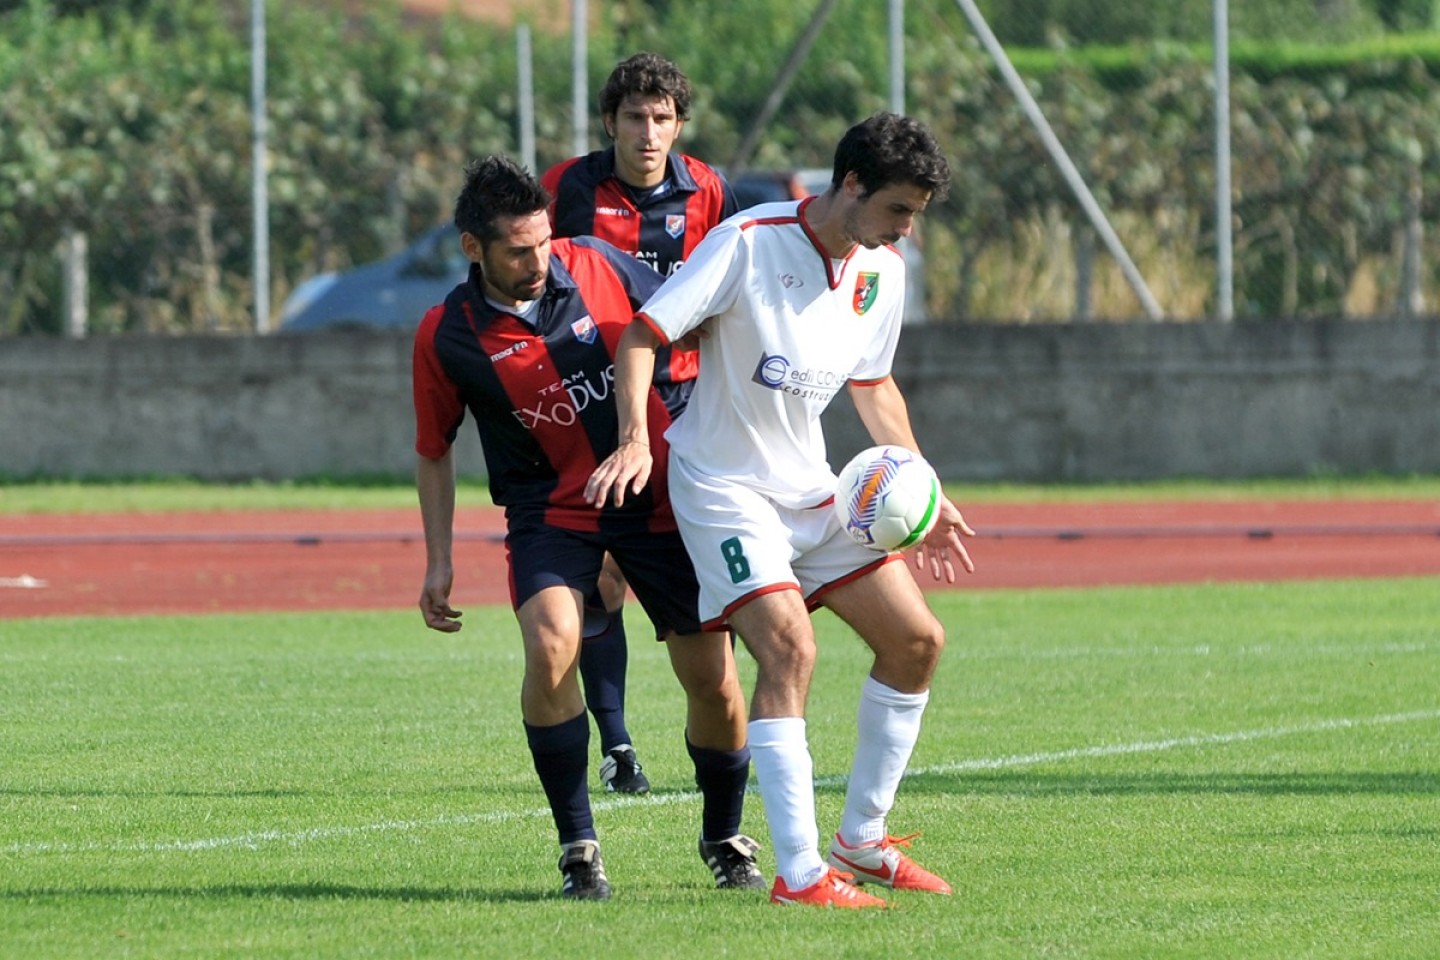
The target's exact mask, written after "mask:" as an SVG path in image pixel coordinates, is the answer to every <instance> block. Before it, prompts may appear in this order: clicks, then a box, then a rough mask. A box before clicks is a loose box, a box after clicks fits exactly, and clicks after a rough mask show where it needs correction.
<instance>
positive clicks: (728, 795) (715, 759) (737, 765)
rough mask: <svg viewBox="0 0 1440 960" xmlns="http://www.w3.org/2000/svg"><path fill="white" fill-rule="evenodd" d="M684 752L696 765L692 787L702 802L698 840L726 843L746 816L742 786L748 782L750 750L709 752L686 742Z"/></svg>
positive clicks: (738, 828)
mask: <svg viewBox="0 0 1440 960" xmlns="http://www.w3.org/2000/svg"><path fill="white" fill-rule="evenodd" d="M685 749H687V750H689V751H690V759H691V760H693V761H694V762H695V785H696V786H697V787H699V788H700V796H701V797H702V798H704V812H703V813H702V814H701V821H700V837H701V839H703V840H709V841H712V842H713V841H716V840H728V839H729V838H730V837H733V836H735V834H737V833H739V832H740V817H741V815H742V814H743V813H744V812H745V784H746V782H747V781H748V780H749V779H750V748H749V747H741V748H740V749H739V750H709V749H706V748H705V747H697V746H695V745H694V744H693V743H691V742H690V738H689V737H686V738H685Z"/></svg>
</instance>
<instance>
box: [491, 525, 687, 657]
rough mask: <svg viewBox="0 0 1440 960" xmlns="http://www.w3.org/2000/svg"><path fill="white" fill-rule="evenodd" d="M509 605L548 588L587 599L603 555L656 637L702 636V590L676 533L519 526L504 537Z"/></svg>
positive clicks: (520, 603)
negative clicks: (624, 582)
mask: <svg viewBox="0 0 1440 960" xmlns="http://www.w3.org/2000/svg"><path fill="white" fill-rule="evenodd" d="M505 552H506V555H507V560H508V561H509V564H510V603H511V604H512V605H513V606H514V607H515V609H517V610H518V609H520V607H521V605H523V604H524V603H525V601H526V600H529V599H530V598H531V597H533V596H535V594H537V593H539V592H540V591H541V590H544V589H546V588H547V587H557V586H566V587H570V588H572V589H574V590H578V591H579V592H580V595H581V596H583V597H586V598H591V597H593V596H594V594H595V590H596V586H595V584H596V580H597V579H598V578H599V576H600V563H601V561H602V560H603V559H604V556H605V554H606V552H609V553H610V555H611V556H613V557H614V558H615V562H616V563H617V564H618V565H619V567H620V572H621V573H623V574H625V579H626V580H627V581H628V582H629V584H630V589H631V590H633V591H634V592H635V597H636V599H638V600H639V601H640V606H641V607H643V608H644V610H645V615H646V616H648V617H649V618H650V622H651V623H652V624H654V625H655V636H656V638H657V639H662V640H663V639H664V638H665V637H666V636H667V635H669V634H671V633H678V634H687V633H699V632H700V612H699V601H700V584H699V581H697V580H696V579H695V568H694V566H693V565H691V563H690V555H689V554H688V553H686V552H685V543H684V541H682V540H681V539H680V534H679V532H678V531H677V532H671V533H655V532H652V531H649V530H637V531H635V532H633V533H616V532H614V531H604V532H594V531H585V530H565V529H562V528H560V527H555V526H550V525H548V524H542V523H534V522H526V521H521V522H517V523H514V524H512V526H511V527H510V530H509V532H507V533H506V535H505Z"/></svg>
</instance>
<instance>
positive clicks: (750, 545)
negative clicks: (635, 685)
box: [586, 113, 974, 907]
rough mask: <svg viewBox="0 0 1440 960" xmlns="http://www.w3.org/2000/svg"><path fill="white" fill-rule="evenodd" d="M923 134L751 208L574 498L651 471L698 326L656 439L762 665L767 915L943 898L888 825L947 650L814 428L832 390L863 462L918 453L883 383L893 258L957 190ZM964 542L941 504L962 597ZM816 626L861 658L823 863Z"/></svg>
mask: <svg viewBox="0 0 1440 960" xmlns="http://www.w3.org/2000/svg"><path fill="white" fill-rule="evenodd" d="M949 180H950V170H949V166H948V165H947V164H946V162H945V159H944V156H943V155H942V154H941V152H940V149H939V147H938V145H937V144H936V142H935V140H934V138H933V137H932V136H931V134H930V133H929V131H928V130H926V129H925V127H924V126H923V125H921V124H920V123H918V122H916V121H914V120H911V119H908V118H904V117H899V116H896V115H894V114H888V113H882V114H878V115H876V116H873V117H871V118H869V119H868V120H865V121H864V122H862V123H859V124H857V125H856V126H854V127H852V128H851V129H850V130H849V131H848V132H847V133H846V134H845V136H844V137H843V138H842V139H841V141H840V144H839V146H838V147H837V148H836V151H835V166H834V173H833V177H832V182H831V185H830V187H829V189H828V190H827V191H826V192H825V193H824V194H822V195H821V196H818V197H812V198H808V199H806V200H801V201H798V202H787V203H772V204H762V205H761V206H758V207H752V208H750V209H749V210H746V211H742V212H741V213H739V214H736V215H735V216H733V217H731V218H729V219H727V220H726V221H724V222H723V223H722V224H720V226H718V227H716V228H715V229H713V230H712V231H711V232H710V233H709V234H708V235H706V237H705V239H704V240H703V241H701V243H700V245H699V246H697V247H696V248H695V250H694V251H692V253H691V255H690V258H689V259H688V260H687V261H686V263H685V268H684V269H683V270H681V271H679V272H678V273H677V274H675V275H674V276H673V277H671V278H670V279H669V280H667V281H666V282H665V284H664V285H663V286H661V288H660V289H659V290H658V291H656V292H655V294H654V295H652V296H651V298H650V299H649V300H647V301H646V303H645V304H644V305H643V306H642V308H641V311H640V313H639V314H637V315H636V319H635V320H634V321H633V322H632V323H631V324H630V325H629V326H628V327H627V328H626V331H625V333H624V334H623V336H622V337H621V340H620V344H619V348H618V350H617V354H616V362H615V380H616V389H617V401H618V404H619V415H620V446H619V448H618V449H617V450H616V451H615V452H614V453H613V454H611V455H610V456H609V457H607V458H606V459H605V460H604V461H603V462H602V463H601V464H600V466H599V467H597V468H596V470H595V472H594V473H593V474H592V475H591V479H590V482H589V484H588V486H587V489H586V498H587V499H588V500H589V501H590V502H591V503H592V504H596V505H599V504H602V503H604V502H605V501H606V500H607V498H613V499H614V500H615V501H617V502H619V501H622V500H623V499H624V498H625V497H626V496H633V495H634V494H635V493H636V492H638V491H640V490H642V489H643V487H644V484H645V482H646V480H647V479H648V478H649V476H650V471H651V469H652V466H653V463H652V460H651V456H650V449H649V447H648V446H647V445H646V432H645V430H646V413H645V405H644V398H645V396H646V391H647V389H648V385H649V383H650V379H651V372H652V370H653V368H654V363H655V351H656V349H657V348H658V347H659V346H660V345H662V344H664V343H672V342H674V341H675V340H677V339H679V338H680V337H682V336H684V335H686V334H687V333H689V332H691V331H693V330H695V329H696V328H698V327H700V326H701V325H702V324H703V325H704V331H703V332H704V336H703V337H702V339H701V341H700V376H699V379H698V380H697V381H696V385H695V392H694V394H693V395H692V397H691V399H690V404H689V407H688V408H687V410H686V412H685V414H684V415H683V416H681V417H680V418H679V419H678V420H677V421H676V422H675V424H674V425H673V426H672V427H671V428H670V430H669V431H668V432H667V434H666V437H667V438H668V439H669V441H670V461H669V465H670V485H669V486H670V500H671V504H672V506H673V508H674V510H675V515H676V518H677V519H678V520H679V523H680V531H681V534H682V535H683V537H684V539H685V546H686V549H687V551H688V552H689V554H690V555H691V558H692V559H693V561H694V563H695V568H696V572H697V574H698V575H699V578H700V615H701V619H702V620H704V621H706V623H707V628H710V627H711V626H713V625H719V624H729V625H730V626H731V627H733V628H734V629H735V630H736V631H738V632H739V634H740V636H741V637H742V638H743V639H744V641H745V645H746V647H747V648H748V649H749V650H750V653H751V654H752V655H753V656H754V658H755V661H756V664H757V676H756V681H755V693H754V696H753V697H752V698H751V701H750V726H749V734H750V751H751V757H752V762H753V766H754V770H755V772H756V776H757V779H758V780H759V784H760V794H761V797H762V799H763V800H764V803H765V815H766V819H767V821H768V822H769V825H770V833H771V838H772V840H773V842H774V846H775V856H776V878H775V883H774V886H773V888H772V890H771V895H770V898H771V900H772V901H774V902H776V903H798V904H811V905H817V906H826V905H830V906H837V907H883V906H885V905H886V901H885V900H883V899H881V898H879V897H875V896H871V895H870V894H868V893H865V892H863V891H861V890H859V889H857V885H859V884H865V883H874V884H879V885H882V886H889V887H892V888H895V889H912V890H925V891H929V892H932V893H940V894H948V893H950V885H949V884H948V883H946V882H945V881H944V880H942V879H941V878H940V877H938V876H936V875H935V874H933V873H931V872H929V871H928V870H925V869H924V868H922V867H920V866H918V865H917V864H915V862H914V861H912V860H911V859H910V858H909V857H908V856H907V855H906V854H905V853H904V852H903V851H902V850H901V849H900V847H902V846H908V845H909V841H910V840H911V839H913V835H912V836H908V837H897V836H894V835H891V834H890V833H889V832H887V829H886V818H887V816H888V814H889V813H890V809H891V807H892V806H893V805H894V802H895V794H896V791H897V790H898V788H899V785H900V780H901V778H902V777H903V776H904V773H905V767H906V765H907V764H908V763H909V760H910V754H911V752H912V751H913V749H914V747H915V742H916V740H917V738H918V736H919V731H920V718H921V715H922V714H923V712H924V710H925V704H926V701H927V700H928V699H929V689H930V681H931V677H932V676H933V675H934V672H935V668H936V665H937V664H938V662H939V658H940V651H941V648H942V647H943V646H944V643H945V632H944V629H943V627H942V626H941V625H940V622H939V621H938V620H937V619H936V618H935V615H934V614H933V613H932V612H931V611H930V608H929V606H928V605H927V604H926V602H925V599H924V596H923V595H922V594H921V592H920V589H919V587H918V586H917V584H916V582H915V580H914V578H913V577H912V576H911V575H910V573H909V572H908V571H907V570H906V569H905V568H904V566H903V564H902V563H896V562H894V561H896V560H899V559H900V556H899V555H898V554H889V555H881V554H876V553H875V552H874V551H872V550H869V549H867V548H865V547H862V546H860V545H858V544H857V543H855V542H854V541H853V540H852V539H851V538H850V537H849V536H848V535H847V534H846V533H845V531H844V530H843V529H842V528H841V526H840V523H839V521H838V520H837V519H836V518H835V515H834V511H832V510H831V509H830V503H831V501H832V500H833V498H834V494H835V485H836V478H835V474H834V472H833V471H831V469H830V467H829V465H828V463H827V461H826V454H825V442H824V437H823V435H822V433H821V430H820V413H821V411H822V410H824V408H825V407H826V405H827V404H828V403H829V402H830V400H831V399H832V398H833V397H834V396H835V394H836V393H838V392H839V391H840V389H841V388H842V387H845V388H848V389H849V391H850V396H851V398H852V400H853V402H854V404H855V408H856V410H857V411H858V412H859V414H860V418H861V421H862V422H863V423H864V425H865V427H866V429H867V431H868V432H869V434H870V436H871V437H872V438H873V439H874V441H875V442H876V443H893V444H899V445H901V446H904V447H908V448H909V449H912V450H918V449H919V448H918V446H917V444H916V441H915V436H914V433H913V431H912V429H911V426H910V415H909V412H908V410H907V408H906V405H905V399H904V397H903V396H902V395H901V393H900V391H899V389H898V388H897V387H896V385H895V382H894V380H893V379H892V378H891V376H890V367H891V361H892V359H893V357H894V353H895V344H896V340H897V338H898V336H899V331H900V322H901V314H902V311H903V307H904V291H905V263H904V260H903V259H902V258H901V256H900V254H899V253H898V252H897V251H896V250H895V249H894V247H893V246H891V245H892V244H893V243H895V242H896V241H898V240H899V239H900V238H901V237H903V236H906V235H908V234H909V233H910V231H911V229H912V227H913V225H914V220H915V217H916V216H917V215H918V214H919V213H920V212H921V211H922V210H924V209H925V207H926V206H927V205H928V204H929V203H930V201H931V199H932V198H934V197H935V196H936V195H938V194H942V193H943V192H944V191H945V189H946V187H947V186H948V184H949ZM962 535H964V536H973V535H974V533H973V531H972V530H971V529H970V528H969V526H967V525H966V523H965V520H964V518H963V517H962V516H961V515H960V511H959V510H958V509H956V507H955V505H954V504H953V503H951V502H950V501H949V500H945V501H944V503H943V506H942V513H941V516H940V521H939V523H938V524H937V525H936V527H935V529H934V531H933V532H931V534H930V535H929V536H928V537H926V539H925V541H924V542H923V543H922V544H921V545H920V547H919V548H918V552H917V554H916V562H917V565H920V566H922V567H924V566H927V565H928V567H929V569H930V571H931V573H932V575H933V576H935V577H937V578H938V577H940V576H941V575H942V571H943V575H944V576H945V577H946V579H948V580H950V581H952V582H953V581H954V579H955V575H956V570H955V565H956V561H957V560H958V561H959V564H960V565H961V566H963V567H964V569H965V570H967V571H973V570H974V564H973V563H972V562H971V560H970V557H969V555H968V553H967V552H966V549H965V546H964V543H963V541H962V539H961V537H962ZM819 606H825V607H828V608H829V609H831V610H833V611H834V612H835V613H836V614H838V615H839V616H840V618H841V619H843V620H844V621H845V622H846V623H848V624H849V625H850V626H851V627H853V628H854V629H855V631H856V632H857V633H859V634H860V636H861V637H862V638H863V639H864V640H865V642H866V643H867V644H868V645H869V646H870V648H871V650H872V651H873V652H874V654H875V660H874V665H873V667H872V669H871V671H870V675H869V676H868V677H867V678H866V680H865V682H864V685H863V688H862V691H861V698H860V708H859V739H858V743H857V745H856V749H855V758H854V762H853V764H852V766H851V771H850V782H849V787H848V790H847V793H846V798H845V811H844V814H843V816H842V818H841V821H840V824H839V830H838V831H837V832H836V834H835V835H834V837H833V838H832V839H831V841H830V844H829V849H828V854H827V855H826V856H824V857H822V855H821V853H820V846H819V842H820V833H819V829H818V826H817V823H816V818H815V791H814V776H813V772H814V765H813V762H812V760H811V756H810V748H809V744H808V741H807V739H806V728H805V701H806V696H807V694H808V692H809V688H810V678H811V675H812V673H813V671H814V665H815V656H816V650H815V634H814V629H813V627H812V625H811V622H810V615H809V614H810V610H813V609H815V608H817V607H819Z"/></svg>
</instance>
